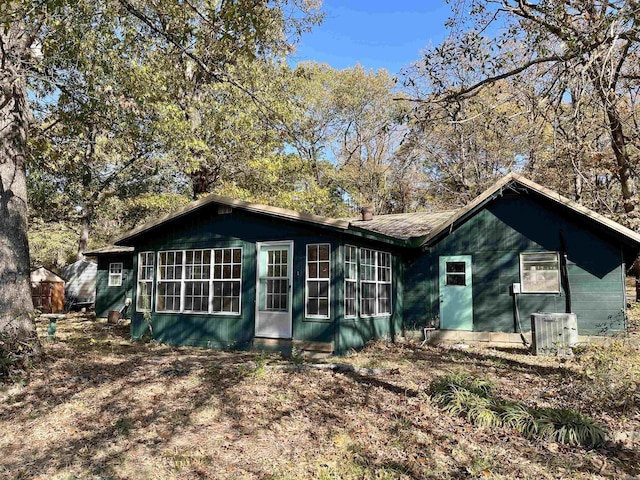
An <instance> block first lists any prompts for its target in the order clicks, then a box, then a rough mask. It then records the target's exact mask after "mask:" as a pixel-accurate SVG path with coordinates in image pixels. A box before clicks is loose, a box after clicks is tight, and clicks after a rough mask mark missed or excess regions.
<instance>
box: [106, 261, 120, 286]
mask: <svg viewBox="0 0 640 480" xmlns="http://www.w3.org/2000/svg"><path fill="white" fill-rule="evenodd" d="M109 286H110V287H121V286H122V263H120V262H117V263H110V264H109Z"/></svg>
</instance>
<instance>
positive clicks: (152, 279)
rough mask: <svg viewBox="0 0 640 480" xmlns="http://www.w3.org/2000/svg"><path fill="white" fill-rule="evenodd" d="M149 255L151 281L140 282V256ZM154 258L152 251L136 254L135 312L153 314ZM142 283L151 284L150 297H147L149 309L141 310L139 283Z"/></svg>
mask: <svg viewBox="0 0 640 480" xmlns="http://www.w3.org/2000/svg"><path fill="white" fill-rule="evenodd" d="M149 254H150V255H151V259H152V260H153V263H152V264H151V272H152V275H151V279H150V280H140V268H141V265H142V264H141V262H140V257H141V256H142V255H149ZM155 262H156V256H155V255H154V252H152V251H146V252H139V253H138V273H137V275H136V311H137V312H153V311H154V301H153V300H154V292H155V283H156V282H155V275H156V263H155ZM141 281H143V282H145V283H150V284H151V295H150V297H149V309H145V308H142V307H141V306H140V303H139V302H140V282H141Z"/></svg>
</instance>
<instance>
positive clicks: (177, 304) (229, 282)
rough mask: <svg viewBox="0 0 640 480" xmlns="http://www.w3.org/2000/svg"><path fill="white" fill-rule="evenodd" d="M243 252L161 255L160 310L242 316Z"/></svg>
mask: <svg viewBox="0 0 640 480" xmlns="http://www.w3.org/2000/svg"><path fill="white" fill-rule="evenodd" d="M241 281H242V249H241V248H215V249H213V250H184V251H176V252H159V253H158V292H157V295H156V311H159V312H187V313H232V314H239V313H240V290H241Z"/></svg>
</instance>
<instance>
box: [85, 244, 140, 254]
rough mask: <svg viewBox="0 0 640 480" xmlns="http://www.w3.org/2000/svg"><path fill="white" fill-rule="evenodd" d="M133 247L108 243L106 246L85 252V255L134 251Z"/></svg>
mask: <svg viewBox="0 0 640 480" xmlns="http://www.w3.org/2000/svg"><path fill="white" fill-rule="evenodd" d="M133 250H134V248H133V247H121V246H118V245H107V246H106V247H100V248H96V249H95V250H91V251H90V252H84V254H85V255H105V254H108V253H128V252H133Z"/></svg>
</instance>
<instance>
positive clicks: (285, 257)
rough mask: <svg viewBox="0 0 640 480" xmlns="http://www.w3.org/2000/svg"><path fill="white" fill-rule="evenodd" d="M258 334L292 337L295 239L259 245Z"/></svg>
mask: <svg viewBox="0 0 640 480" xmlns="http://www.w3.org/2000/svg"><path fill="white" fill-rule="evenodd" d="M256 246H257V252H256V254H257V264H258V265H257V270H258V274H257V282H256V334H255V335H256V337H269V338H291V335H292V328H291V283H292V282H291V280H292V273H293V242H292V241H283V242H268V243H267V242H265V243H258V244H257V245H256Z"/></svg>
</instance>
